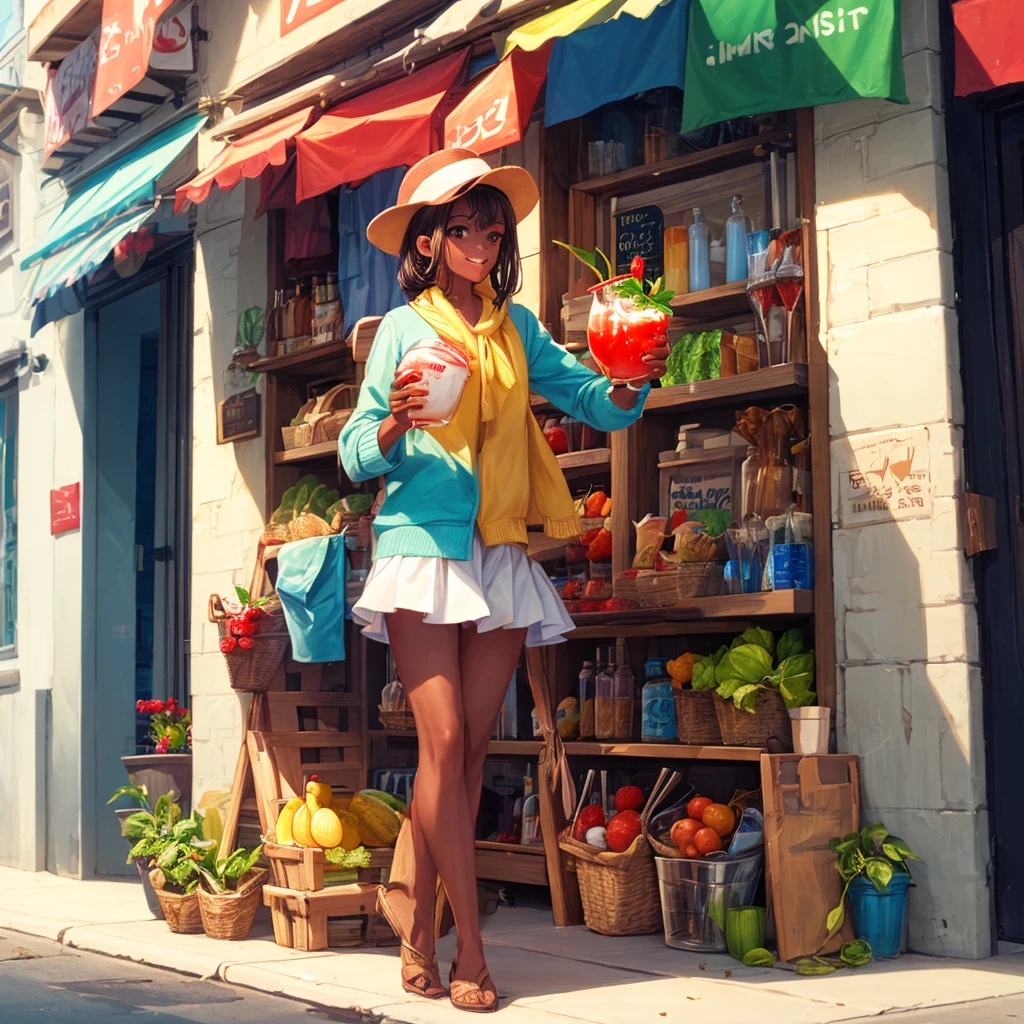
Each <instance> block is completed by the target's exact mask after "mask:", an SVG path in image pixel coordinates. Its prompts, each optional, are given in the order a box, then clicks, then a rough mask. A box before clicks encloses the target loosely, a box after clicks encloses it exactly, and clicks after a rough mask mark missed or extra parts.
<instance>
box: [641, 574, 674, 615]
mask: <svg viewBox="0 0 1024 1024" xmlns="http://www.w3.org/2000/svg"><path fill="white" fill-rule="evenodd" d="M678 575H679V573H678V570H677V569H675V568H672V569H663V570H662V571H661V572H656V571H655V570H654V569H644V570H643V571H642V572H640V573H638V574H637V577H636V594H637V601H638V602H639V604H640V607H641V608H671V607H672V606H673V605H674V604H675V603H676V601H678V600H679V585H678V583H677V582H676V577H677V576H678Z"/></svg>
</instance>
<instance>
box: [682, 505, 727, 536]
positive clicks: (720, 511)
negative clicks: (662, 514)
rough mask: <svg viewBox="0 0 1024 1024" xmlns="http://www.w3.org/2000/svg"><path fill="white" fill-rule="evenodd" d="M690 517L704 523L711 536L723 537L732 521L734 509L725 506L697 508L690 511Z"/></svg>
mask: <svg viewBox="0 0 1024 1024" xmlns="http://www.w3.org/2000/svg"><path fill="white" fill-rule="evenodd" d="M688 518H689V519H694V520H696V521H697V522H698V523H703V524H704V530H705V532H706V533H707V535H708V536H709V537H721V536H722V534H723V533H725V531H726V530H728V529H729V524H730V523H731V522H732V511H731V510H730V509H724V508H697V509H694V510H693V511H692V512H690V514H689V516H688Z"/></svg>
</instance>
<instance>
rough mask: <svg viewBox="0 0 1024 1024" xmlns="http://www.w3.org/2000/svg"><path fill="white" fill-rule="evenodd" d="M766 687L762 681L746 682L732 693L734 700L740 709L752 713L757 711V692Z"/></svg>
mask: <svg viewBox="0 0 1024 1024" xmlns="http://www.w3.org/2000/svg"><path fill="white" fill-rule="evenodd" d="M763 689H764V687H763V686H762V685H761V684H760V683H745V684H744V685H743V686H741V687H739V689H737V690H735V691H734V692H733V695H732V702H733V704H735V705H736V708H737V710H738V711H749V712H750V713H751V714H752V715H753V714H756V713H757V693H758V691H759V690H763Z"/></svg>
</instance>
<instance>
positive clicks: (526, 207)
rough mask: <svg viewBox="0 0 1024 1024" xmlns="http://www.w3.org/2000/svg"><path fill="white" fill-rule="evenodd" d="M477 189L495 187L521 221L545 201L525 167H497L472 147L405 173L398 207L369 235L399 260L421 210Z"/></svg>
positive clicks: (443, 152) (373, 223)
mask: <svg viewBox="0 0 1024 1024" xmlns="http://www.w3.org/2000/svg"><path fill="white" fill-rule="evenodd" d="M475 185H490V186H491V187H492V188H496V189H497V190H498V191H499V192H504V193H505V195H506V196H508V199H509V202H511V204H512V209H513V210H515V214H516V222H517V223H518V222H519V221H521V220H522V219H523V218H524V217H525V216H526V215H527V214H528V213H529V212H530V211H531V210H532V209H533V208H534V207H535V206H536V205H537V202H538V200H539V199H540V196H539V194H538V192H537V184H536V182H535V181H534V180H533V176H532V175H531V174H530V172H529V171H528V170H526V169H525V168H523V167H495V168H493V169H492V168H491V166H490V164H488V163H487V161H486V160H484V159H482V158H481V157H479V156H477V154H476V153H474V152H473V150H471V149H443V150H441V151H440V152H439V153H431V154H430V156H425V157H424V158H423V159H422V160H419V161H417V162H416V163H415V164H413V166H412V167H410V168H409V170H408V171H406V172H405V177H404V178H403V179H402V184H401V185H400V186H399V188H398V203H397V204H396V205H395V206H391V207H389V208H388V209H386V210H385V211H384V212H383V213H379V214H377V216H376V217H374V218H373V220H371V221H370V223H369V226H368V227H367V228H366V237H367V238H368V239H369V240H370V241H371V242H372V243H373V244H374V245H375V246H377V248H378V249H383V250H384V252H387V253H390V254H391V255H392V256H397V255H398V252H399V250H400V249H401V247H402V240H403V239H404V238H405V232H406V229H407V228H408V227H409V223H410V221H411V220H412V218H413V216H414V214H415V213H416V211H417V210H419V209H422V207H424V206H441V205H443V204H444V203H450V202H452V201H453V200H455V199H458V198H459V196H461V195H464V194H465V193H466V192H468V191H469V190H470V189H471V188H473V187H474V186H475Z"/></svg>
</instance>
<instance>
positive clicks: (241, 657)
mask: <svg viewBox="0 0 1024 1024" xmlns="http://www.w3.org/2000/svg"><path fill="white" fill-rule="evenodd" d="M254 641H255V642H254V643H253V646H252V650H250V651H243V650H241V649H240V648H238V647H236V648H235V649H234V650H233V651H232V652H231V653H230V654H225V655H224V660H225V661H226V662H227V664H228V676H229V677H230V678H231V689H232V690H241V691H242V692H243V693H263V692H264V691H266V690H269V689H270V684H271V683H272V682H273V681H274V676H275V675H276V674H277V670H278V669H279V668H280V667H281V662H282V661H284V655H285V651H287V650H288V634H287V633H271V632H268V631H267V630H260V632H259V634H258V635H257V636H256V637H255V638H254Z"/></svg>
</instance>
